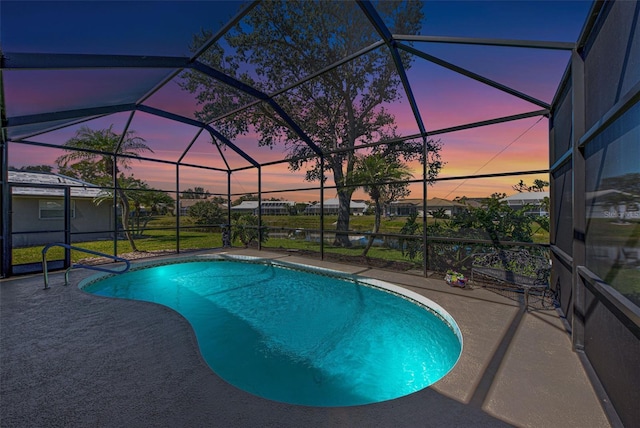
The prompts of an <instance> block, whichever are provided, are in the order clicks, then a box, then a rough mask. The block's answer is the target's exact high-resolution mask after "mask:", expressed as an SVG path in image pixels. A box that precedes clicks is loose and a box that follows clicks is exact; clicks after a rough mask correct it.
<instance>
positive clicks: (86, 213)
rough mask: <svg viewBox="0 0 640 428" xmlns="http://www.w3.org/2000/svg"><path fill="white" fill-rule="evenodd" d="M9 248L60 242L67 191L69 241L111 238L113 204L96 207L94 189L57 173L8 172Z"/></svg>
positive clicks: (98, 193) (88, 184)
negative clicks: (68, 190)
mask: <svg viewBox="0 0 640 428" xmlns="http://www.w3.org/2000/svg"><path fill="white" fill-rule="evenodd" d="M8 178H9V180H8V182H9V184H10V186H11V228H12V245H13V246H14V247H24V246H32V245H43V244H48V243H51V242H60V241H63V240H64V226H65V221H64V220H65V219H64V193H65V188H70V196H71V215H70V217H71V218H70V220H71V230H70V232H71V240H72V242H79V241H86V240H97V239H107V238H113V217H114V214H113V204H111V203H103V204H96V202H95V199H96V197H98V196H100V195H102V194H103V190H102V189H100V188H99V187H98V186H96V185H94V184H91V183H87V182H84V181H81V180H77V179H75V178H71V177H67V176H64V175H60V174H52V173H46V172H31V171H9V177H8Z"/></svg>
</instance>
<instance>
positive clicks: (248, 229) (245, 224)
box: [231, 214, 269, 248]
mask: <svg viewBox="0 0 640 428" xmlns="http://www.w3.org/2000/svg"><path fill="white" fill-rule="evenodd" d="M258 226H259V222H258V217H256V216H254V215H252V214H243V215H241V216H239V217H237V218H236V219H235V220H234V222H233V234H232V236H231V239H232V240H233V241H236V240H238V239H239V240H240V242H242V244H243V245H244V246H245V248H246V247H248V246H249V244H251V243H252V242H254V241H257V240H258V236H259V235H260V228H259V227H258ZM267 239H269V233H268V231H267V229H266V228H265V229H263V230H262V239H261V242H266V241H267Z"/></svg>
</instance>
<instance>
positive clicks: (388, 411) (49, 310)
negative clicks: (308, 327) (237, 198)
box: [0, 250, 616, 428]
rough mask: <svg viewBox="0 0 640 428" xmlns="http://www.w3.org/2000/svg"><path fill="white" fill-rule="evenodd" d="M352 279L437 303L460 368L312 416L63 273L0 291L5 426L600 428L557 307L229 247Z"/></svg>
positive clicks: (175, 325)
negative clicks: (248, 386) (261, 393)
mask: <svg viewBox="0 0 640 428" xmlns="http://www.w3.org/2000/svg"><path fill="white" fill-rule="evenodd" d="M230 252H232V253H234V254H246V255H258V256H260V257H271V258H278V259H284V260H286V261H288V262H294V263H295V262H297V263H303V264H309V265H316V266H322V267H327V268H331V269H337V270H341V271H344V272H350V273H357V274H360V275H363V276H367V277H371V278H376V279H381V280H385V281H389V282H392V283H394V284H397V285H400V286H403V287H406V288H407V289H410V290H412V291H414V292H417V293H420V294H422V295H424V296H426V297H428V298H429V299H431V300H433V301H435V302H436V303H438V304H440V305H441V306H442V307H444V308H445V309H446V310H447V311H448V312H449V313H450V314H451V315H452V316H453V317H454V318H455V319H456V321H457V323H458V325H459V326H460V329H461V331H462V334H463V337H464V349H463V353H462V356H461V358H460V361H459V362H458V364H457V365H456V366H455V368H454V369H453V370H452V371H451V372H450V373H449V374H448V375H447V376H446V377H445V378H443V379H442V380H440V381H439V382H437V383H436V384H434V385H432V386H431V387H429V388H426V389H424V390H422V391H419V392H417V393H414V394H412V395H409V396H406V397H402V398H399V399H396V400H391V401H387V402H382V403H377V404H371V405H366V406H355V407H343V408H316V407H304V406H294V405H288V404H283V403H278V402H273V401H269V400H266V399H262V398H260V397H256V396H253V395H251V394H248V393H246V392H244V391H241V390H238V389H237V388H235V387H233V386H231V385H229V384H227V383H226V382H225V381H223V380H222V379H220V378H219V377H218V376H216V374H215V373H213V372H212V371H211V370H210V369H209V368H208V366H207V365H206V364H205V362H204V360H203V359H202V358H201V356H200V354H199V350H198V345H197V343H196V339H195V336H194V334H193V332H192V330H191V328H190V325H189V324H188V322H187V321H186V320H185V319H184V318H182V316H180V315H179V314H177V313H176V312H174V311H172V310H170V309H168V308H166V307H163V306H159V305H155V304H151V303H145V302H138V301H125V300H118V299H110V298H103V297H96V296H92V295H88V294H86V293H84V292H82V291H80V290H79V289H78V288H77V286H76V285H77V284H78V282H79V281H80V280H81V279H82V278H85V277H87V276H89V275H92V274H93V272H91V271H86V270H76V271H72V273H71V275H70V277H71V282H72V285H71V286H68V287H64V286H62V285H61V284H62V283H63V275H62V273H60V272H59V273H55V274H52V275H51V276H50V278H51V284H52V288H51V289H49V290H43V289H42V285H43V280H42V276H41V275H34V276H30V277H20V278H10V279H5V280H2V281H1V283H0V301H1V312H0V316H1V318H0V329H1V342H0V363H1V367H0V369H1V379H0V380H1V386H0V392H1V396H0V400H1V410H0V412H1V413H0V425H1V426H2V427H57V426H60V427H62V426H64V427H86V426H97V427H103V426H106V427H123V426H129V427H164V426H166V427H212V426H216V427H218V426H219V427H317V426H326V427H439V426H446V427H453V426H474V427H476V426H490V427H494V426H495V427H499V426H518V427H545V428H547V427H608V426H612V425H614V426H615V425H616V423H615V422H614V423H613V424H612V423H611V422H610V421H609V420H608V419H607V416H606V413H605V411H604V408H605V406H606V405H607V403H606V402H604V401H603V400H602V399H601V398H600V397H599V394H598V393H597V389H598V388H595V387H594V386H592V384H591V383H590V380H589V376H588V374H587V371H586V370H585V368H584V366H583V364H582V363H581V360H580V356H579V355H578V354H576V353H574V352H573V351H572V350H571V341H570V337H569V334H568V333H567V331H566V329H565V326H564V323H563V320H562V319H561V318H560V317H559V316H558V314H557V313H556V311H555V310H539V311H535V310H534V311H530V312H525V311H524V310H523V309H522V308H521V307H520V306H519V304H518V302H515V301H513V300H511V299H508V298H506V297H504V296H501V295H499V294H496V293H493V292H491V291H488V290H486V289H482V288H472V289H468V288H466V289H459V288H451V287H449V286H448V285H447V284H446V283H445V282H443V281H441V280H438V279H425V278H422V277H419V276H414V275H410V274H400V273H397V272H390V271H384V270H378V269H369V268H367V267H366V266H353V265H344V264H338V263H329V262H322V261H320V260H313V259H308V258H302V257H299V256H296V254H295V253H291V254H278V253H269V252H265V251H261V252H257V251H251V250H232V251H230Z"/></svg>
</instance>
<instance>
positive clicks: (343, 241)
mask: <svg viewBox="0 0 640 428" xmlns="http://www.w3.org/2000/svg"><path fill="white" fill-rule="evenodd" d="M352 193H353V192H351V191H348V190H345V189H338V222H337V223H336V238H335V240H334V242H333V245H335V246H338V247H345V248H348V247H350V246H351V241H349V235H348V234H347V233H340V232H347V231H348V230H349V211H350V205H351V194H352Z"/></svg>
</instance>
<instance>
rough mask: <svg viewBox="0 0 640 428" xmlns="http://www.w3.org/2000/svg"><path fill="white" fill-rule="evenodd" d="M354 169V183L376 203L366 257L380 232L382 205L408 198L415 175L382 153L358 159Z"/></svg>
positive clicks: (364, 254)
mask: <svg viewBox="0 0 640 428" xmlns="http://www.w3.org/2000/svg"><path fill="white" fill-rule="evenodd" d="M354 169H355V173H354V181H355V182H356V183H360V186H362V188H363V189H364V191H365V192H367V193H368V194H369V197H370V198H371V199H372V200H373V203H374V214H375V219H374V222H373V230H372V231H371V235H369V241H368V242H367V245H366V246H365V248H364V250H363V251H362V255H363V256H366V255H367V253H368V252H369V249H371V246H372V245H373V240H374V238H375V235H376V233H378V232H379V231H380V219H381V217H382V204H383V203H388V202H391V201H394V200H396V199H398V198H400V197H402V196H407V195H408V194H409V190H408V183H407V182H406V181H407V180H409V179H410V178H411V177H413V175H412V174H411V171H410V170H409V168H407V166H406V165H405V164H403V163H402V162H400V161H399V160H397V159H391V158H389V157H385V156H383V155H382V154H380V153H374V154H371V155H369V156H361V157H358V158H357V159H356V166H355V168H354Z"/></svg>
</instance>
